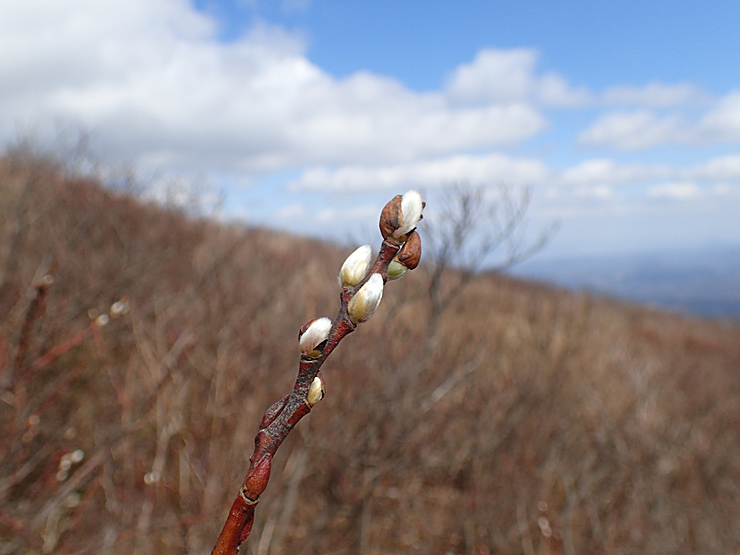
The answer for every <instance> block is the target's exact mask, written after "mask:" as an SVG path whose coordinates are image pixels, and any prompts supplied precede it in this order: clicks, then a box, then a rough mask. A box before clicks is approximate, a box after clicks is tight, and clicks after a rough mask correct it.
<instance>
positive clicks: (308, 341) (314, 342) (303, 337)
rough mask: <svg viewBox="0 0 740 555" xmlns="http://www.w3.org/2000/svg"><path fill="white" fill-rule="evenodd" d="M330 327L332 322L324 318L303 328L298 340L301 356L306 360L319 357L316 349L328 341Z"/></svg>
mask: <svg viewBox="0 0 740 555" xmlns="http://www.w3.org/2000/svg"><path fill="white" fill-rule="evenodd" d="M331 326H332V322H331V320H330V319H329V318H327V317H326V316H324V317H323V318H317V319H316V320H314V321H312V322H310V323H309V324H307V325H305V326H303V327H304V329H302V330H301V334H300V337H299V339H298V346H299V348H300V350H301V354H302V355H303V356H305V357H308V358H317V357H319V356H321V351H319V350H318V349H317V348H316V347H318V346H319V345H320V344H321V343H323V342H324V341H326V340H327V339H329V332H330V331H331Z"/></svg>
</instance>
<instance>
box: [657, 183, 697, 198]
mask: <svg viewBox="0 0 740 555" xmlns="http://www.w3.org/2000/svg"><path fill="white" fill-rule="evenodd" d="M647 194H648V196H649V197H651V198H656V199H669V200H693V199H696V198H699V197H700V196H702V191H701V189H700V188H699V187H698V186H697V185H696V183H693V182H691V181H683V182H678V183H663V184H661V185H655V186H653V187H650V188H649V189H648V193H647Z"/></svg>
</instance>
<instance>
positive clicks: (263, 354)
mask: <svg viewBox="0 0 740 555" xmlns="http://www.w3.org/2000/svg"><path fill="white" fill-rule="evenodd" d="M345 254H346V252H343V251H341V250H340V249H338V248H335V247H333V246H330V245H326V244H322V243H319V242H316V241H310V240H305V239H298V238H294V237H288V236H285V235H282V234H277V233H272V232H267V231H261V230H252V229H238V228H233V227H232V228H229V227H224V226H220V225H217V224H215V223H211V222H208V221H204V220H197V219H193V218H186V217H184V216H183V215H181V214H178V213H176V212H173V211H163V210H162V209H160V208H157V207H154V206H148V205H144V204H141V203H140V202H138V201H137V200H136V199H133V198H128V197H125V196H120V195H114V194H112V193H111V192H108V191H106V190H104V189H103V188H101V187H100V186H99V184H98V183H96V182H94V180H90V179H81V178H68V177H65V175H64V173H63V172H62V171H61V170H60V169H59V167H58V166H57V165H56V164H55V163H54V162H52V161H49V160H43V159H39V158H38V157H35V158H24V157H23V156H22V155H20V154H18V153H16V154H14V155H13V156H6V157H4V158H2V159H0V284H1V285H2V288H1V289H0V426H1V427H2V428H1V429H2V431H1V432H0V553H44V552H47V553H51V552H53V553H88V552H93V553H114V554H118V553H121V554H130V553H207V552H210V549H211V547H212V546H213V543H214V541H215V539H216V537H217V535H218V531H219V529H220V527H221V525H222V523H223V520H224V517H225V514H226V511H227V509H228V506H229V504H230V501H231V499H232V498H233V496H234V495H235V493H236V489H237V488H238V486H239V483H240V482H241V478H242V477H243V474H244V472H245V470H246V468H247V465H248V461H247V457H248V456H249V454H251V452H252V442H253V438H254V434H255V432H256V429H257V426H258V424H259V420H260V418H261V416H262V413H263V411H264V410H265V408H266V407H267V406H268V405H269V404H271V403H272V402H274V401H275V400H277V399H278V398H280V397H282V396H283V395H284V394H285V393H286V392H287V391H289V389H290V387H291V385H292V382H293V379H294V377H295V371H296V367H297V364H296V363H297V360H298V351H297V343H296V341H297V340H296V338H297V333H298V329H299V328H300V326H301V325H302V324H303V323H304V322H305V321H306V320H308V319H310V318H313V317H316V316H321V315H329V316H331V315H333V314H334V312H335V310H336V308H337V306H338V300H337V299H338V287H337V285H336V272H337V271H338V269H339V266H340V265H341V262H342V260H343V256H344V255H345ZM47 273H48V274H50V275H52V276H53V279H54V281H53V284H51V285H49V286H47V284H46V283H45V282H43V279H42V278H43V276H44V275H46V274H47ZM427 279H428V275H427V274H425V270H424V268H423V267H422V268H420V269H419V270H416V271H415V272H413V273H411V274H409V275H408V276H406V277H405V278H404V279H403V280H401V281H400V282H397V283H393V284H391V285H390V286H389V290H388V293H387V295H386V296H385V298H384V300H383V304H382V305H381V308H380V309H379V311H378V313H377V314H376V315H375V316H374V317H373V320H372V321H371V322H369V323H368V324H366V325H365V326H364V327H363V329H362V330H361V331H362V333H358V334H354V335H353V336H352V337H350V338H348V339H347V340H346V341H345V342H344V343H343V344H342V345H341V346H340V348H339V349H338V350H337V352H336V353H334V355H333V356H332V358H331V359H330V360H329V361H328V362H327V364H326V365H325V367H324V369H323V374H324V377H325V378H326V380H327V387H328V396H327V398H326V399H325V400H324V401H322V403H321V404H320V405H318V406H317V407H316V410H314V411H313V412H312V414H311V415H310V416H309V417H308V418H306V419H305V420H304V421H303V422H301V423H300V425H299V426H298V427H297V428H296V430H295V431H294V433H293V434H291V437H289V438H288V440H287V441H286V443H285V444H284V445H283V447H282V448H281V450H280V452H279V454H278V457H277V460H276V466H275V467H273V476H272V479H271V482H270V485H269V486H268V488H267V491H266V492H265V494H264V495H263V496H262V501H261V503H260V510H259V512H258V514H257V521H256V523H255V527H254V530H253V532H252V537H251V538H250V543H249V544H248V545H247V546H245V547H244V548H243V549H242V552H245V553H250V554H258V555H267V554H273V555H276V554H280V553H305V554H319V553H321V554H330V553H333V554H340V553H347V554H349V553H363V554H388V553H399V554H400V553H419V554H437V553H439V554H446V553H453V554H458V553H459V554H476V555H483V554H488V553H527V554H534V553H537V554H541V553H702V554H706V553H734V552H736V551H737V549H738V546H739V545H740V486H739V484H740V403H738V402H737V399H738V396H739V394H740V372H739V371H738V370H739V369H740V329H738V327H737V326H733V325H730V324H726V323H718V322H708V321H701V320H696V319H690V318H683V317H680V316H676V315H671V314H666V313H661V312H657V311H653V310H648V309H644V308H639V307H634V306H629V305H623V304H616V303H613V302H610V301H606V300H599V299H594V298H591V297H588V296H584V295H574V294H569V293H564V292H562V291H558V290H555V289H551V288H548V287H544V286H540V285H536V284H531V283H524V282H521V281H517V280H512V279H508V278H505V277H499V276H485V275H482V276H479V277H477V278H475V279H474V280H473V282H472V283H471V285H470V286H469V287H468V289H467V290H465V292H464V293H463V294H462V295H461V296H459V297H458V298H457V299H456V301H455V302H454V303H453V304H452V305H451V307H450V308H449V310H448V311H447V312H446V313H445V314H444V316H443V318H441V320H440V322H439V326H438V327H437V329H436V330H434V332H433V333H434V335H433V336H432V337H429V336H428V334H429V328H428V314H429V310H430V306H429V300H428V297H427V296H426V295H425V285H426V280H427ZM390 288H392V289H390ZM123 297H127V298H128V302H129V305H130V311H129V313H128V314H127V315H125V316H123V317H120V318H117V319H114V320H112V321H111V322H110V323H109V324H108V325H106V326H102V327H101V326H98V325H97V324H96V323H95V321H94V320H91V318H90V314H92V315H93V316H96V315H97V314H103V313H107V312H108V311H109V307H110V306H111V304H112V303H114V302H115V301H118V300H119V299H121V298H123ZM91 311H93V312H91ZM45 355H47V356H46V357H45ZM77 449H80V450H82V451H83V452H84V455H85V456H84V459H83V460H82V461H80V462H77V463H72V464H71V466H70V468H68V469H67V470H66V471H64V470H63V469H64V468H66V466H67V465H68V464H69V463H68V462H65V461H67V460H68V459H69V455H70V454H71V453H74V452H75V450H77ZM145 477H147V480H146V481H145ZM157 477H158V479H156V478H157ZM147 481H149V482H150V483H146V482H147Z"/></svg>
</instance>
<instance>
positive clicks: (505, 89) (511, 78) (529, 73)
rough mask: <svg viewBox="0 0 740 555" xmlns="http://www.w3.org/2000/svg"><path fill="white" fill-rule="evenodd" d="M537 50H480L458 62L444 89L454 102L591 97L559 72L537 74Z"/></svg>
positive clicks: (572, 101)
mask: <svg viewBox="0 0 740 555" xmlns="http://www.w3.org/2000/svg"><path fill="white" fill-rule="evenodd" d="M537 56H538V55H537V51H536V50H533V49H529V48H517V49H512V50H496V49H484V50H481V51H480V52H479V53H478V55H477V56H476V57H475V59H474V60H473V61H472V62H471V63H469V64H463V65H461V66H459V67H458V68H457V69H456V70H455V71H454V72H453V73H452V75H451V76H450V78H449V79H448V83H447V85H446V88H445V91H446V94H447V96H448V97H449V99H450V100H451V101H452V102H453V103H455V104H463V105H481V104H490V103H507V102H522V101H537V102H539V103H541V104H544V105H549V106H577V105H582V104H585V103H587V102H589V101H590V96H591V95H590V93H589V92H588V91H587V90H586V89H585V88H581V89H572V88H571V87H570V85H569V84H568V82H567V81H566V80H565V79H564V78H563V77H561V76H559V75H557V74H554V73H549V74H547V75H544V76H538V75H537V74H536V71H535V69H536V64H537Z"/></svg>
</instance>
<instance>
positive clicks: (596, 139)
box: [578, 110, 686, 150]
mask: <svg viewBox="0 0 740 555" xmlns="http://www.w3.org/2000/svg"><path fill="white" fill-rule="evenodd" d="M681 140H686V137H685V132H684V124H683V123H682V122H681V120H680V119H679V118H678V117H676V116H663V117H658V116H656V115H655V114H652V113H651V112H647V111H644V110H640V111H636V112H612V113H608V114H605V115H603V116H600V117H599V118H597V120H596V121H595V122H594V123H593V124H592V125H591V126H590V127H589V128H587V129H585V130H584V131H582V132H581V133H580V134H579V135H578V144H579V145H581V146H588V147H607V148H616V149H620V150H635V149H643V148H649V147H654V146H658V145H661V144H665V143H674V142H677V141H681Z"/></svg>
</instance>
